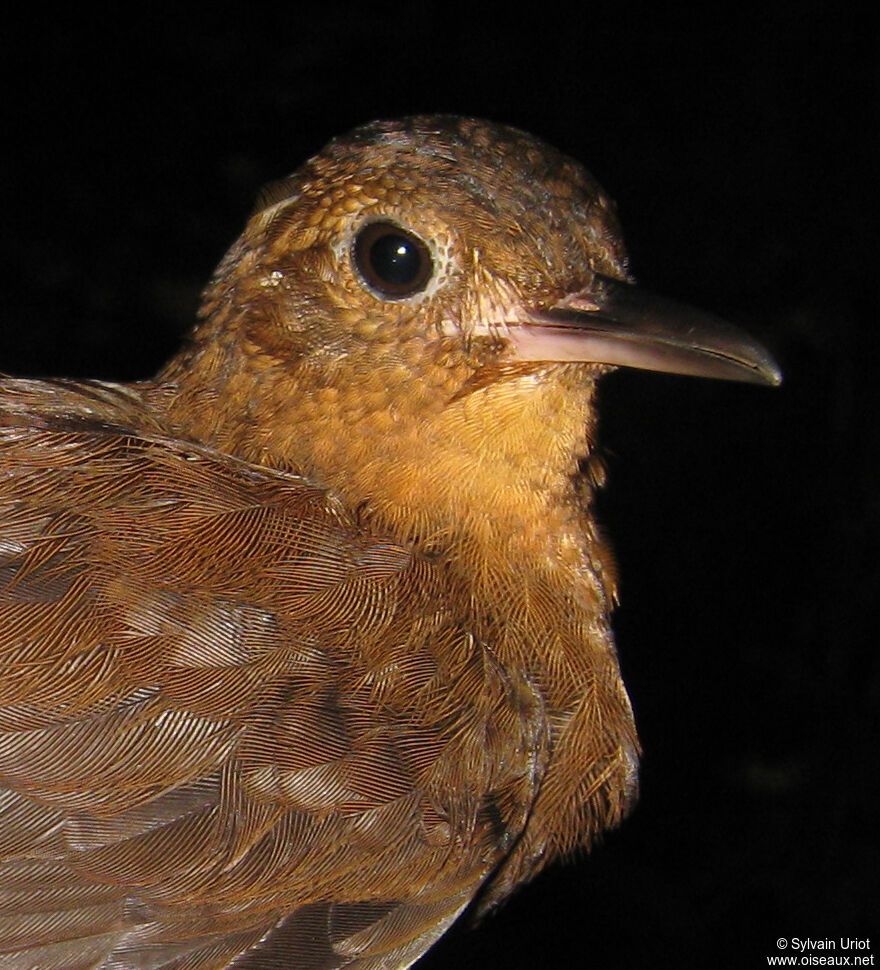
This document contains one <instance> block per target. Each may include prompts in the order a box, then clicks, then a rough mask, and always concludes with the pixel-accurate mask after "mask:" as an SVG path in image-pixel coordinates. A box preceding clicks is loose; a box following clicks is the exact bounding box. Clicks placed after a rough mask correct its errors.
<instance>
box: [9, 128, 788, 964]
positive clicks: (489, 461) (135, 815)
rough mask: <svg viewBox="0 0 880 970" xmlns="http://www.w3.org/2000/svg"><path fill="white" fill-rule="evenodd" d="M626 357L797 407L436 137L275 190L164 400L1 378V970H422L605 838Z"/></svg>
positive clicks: (588, 245)
mask: <svg viewBox="0 0 880 970" xmlns="http://www.w3.org/2000/svg"><path fill="white" fill-rule="evenodd" d="M621 366H623V367H632V368H641V369H649V370H661V371H668V372H673V373H682V374H692V375H698V376H703V377H711V378H720V379H730V380H740V381H745V382H750V383H753V384H765V385H774V384H778V383H779V381H780V372H779V369H778V367H777V365H776V363H775V362H774V360H773V359H772V357H771V356H770V355H769V353H768V352H767V351H766V350H765V349H764V348H763V347H762V346H761V345H760V344H759V343H758V342H757V341H755V340H753V339H752V338H750V337H749V336H747V335H746V334H745V333H744V332H742V331H741V330H739V329H737V328H734V327H733V326H731V325H729V324H726V323H724V322H722V321H721V320H719V319H718V318H715V317H713V316H711V315H709V314H704V313H701V312H700V311H696V310H691V309H688V308H685V307H684V306H682V305H679V304H677V303H674V302H672V301H668V300H665V299H663V298H661V297H659V296H653V295H651V294H646V293H643V292H642V291H640V290H639V289H638V288H637V287H636V285H635V283H634V281H633V278H632V275H631V273H630V271H629V267H628V259H627V255H626V251H625V248H624V244H623V241H622V235H621V230H620V227H619V224H618V220H617V216H616V213H615V208H614V205H613V203H612V202H611V201H610V200H609V198H608V197H607V196H606V195H605V194H604V192H603V191H602V189H601V188H600V187H599V186H598V184H597V183H596V182H595V180H594V179H593V178H592V177H591V176H590V175H589V174H588V173H587V172H586V170H585V169H584V168H583V167H582V166H581V165H580V164H579V163H577V162H575V161H573V160H572V159H570V158H568V157H566V156H565V155H563V154H561V153H560V152H558V151H556V150H555V149H553V148H551V147H549V146H548V145H546V144H544V143H543V142H541V141H539V140H538V139H536V138H534V137H532V136H530V135H528V134H526V133H524V132H521V131H519V130H517V129H514V128H511V127H508V126H505V125H501V124H496V123H492V122H487V121H482V120H478V119H474V118H465V117H457V116H449V115H433V116H417V117H410V118H405V119H403V120H397V121H384V122H372V123H369V124H366V125H363V126H361V127H360V128H357V129H355V130H354V131H353V132H351V133H349V134H347V135H345V136H342V137H339V138H336V139H334V140H333V141H331V142H330V143H329V145H327V146H326V147H325V148H324V149H323V150H322V151H320V152H319V153H318V154H316V155H315V156H314V157H313V158H311V159H310V160H309V161H307V162H306V163H305V164H304V165H302V166H301V167H300V168H299V169H298V170H297V171H296V172H294V174H292V175H290V176H289V177H287V178H284V179H282V180H281V181H279V182H277V183H275V184H274V185H272V186H270V187H269V188H268V189H267V190H265V192H264V194H263V196H262V197H261V199H260V201H259V203H258V205H257V208H256V210H255V212H254V213H253V215H252V216H251V218H250V220H249V221H248V222H247V224H246V227H245V229H244V232H243V234H242V235H241V236H240V238H239V239H238V240H237V241H236V242H235V243H234V244H233V246H232V248H231V249H230V250H229V252H228V253H227V254H226V256H225V257H224V258H223V260H222V261H221V263H220V265H219V267H218V268H217V271H216V273H215V274H214V276H213V278H212V279H211V281H210V282H209V284H208V286H207V288H206V290H205V293H204V299H203V303H202V306H201V310H200V313H199V319H198V321H197V323H196V325H195V327H194V329H193V331H192V333H191V335H190V336H189V338H188V339H187V341H186V343H185V345H184V346H183V348H182V349H181V350H180V352H179V353H178V354H177V355H176V356H175V357H174V358H173V359H172V360H171V361H170V362H169V363H168V364H167V365H166V366H165V367H164V368H163V369H162V370H161V371H160V373H159V374H158V375H157V376H156V377H155V378H154V379H152V380H148V381H138V382H133V383H129V384H116V383H109V382H100V381H70V380H64V379H60V378H59V379H45V380H35V379H27V378H13V377H4V378H3V379H2V380H0V615H2V622H0V666H2V672H3V673H2V678H0V966H2V967H3V968H4V970H24V968H40V970H99V968H100V970H125V968H132V970H133V968H141V970H146V968H149V970H170V968H181V970H182V968H189V970H209V968H210V970H220V968H225V967H234V968H236V970H270V968H281V967H285V968H293V970H335V968H350V970H380V968H381V970H400V968H405V967H409V966H410V965H411V964H412V963H414V962H415V961H416V960H417V959H418V958H419V957H420V956H421V955H422V954H424V953H425V951H426V950H427V949H428V948H430V947H431V946H432V944H433V943H435V942H436V941H437V940H438V939H439V937H440V936H442V934H443V933H444V932H445V931H446V930H447V929H448V927H449V926H450V925H451V924H452V922H453V921H454V920H455V919H456V918H457V917H458V916H459V915H460V914H461V913H462V912H463V911H464V910H466V909H469V908H470V909H471V910H473V911H477V912H480V913H482V912H485V911H488V910H490V909H492V908H493V907H494V906H496V905H497V904H499V903H500V902H501V901H502V900H504V899H505V898H506V897H507V896H508V895H509V894H510V893H511V892H512V891H513V890H514V889H516V888H517V887H518V886H521V885H522V884H524V883H526V882H527V881H528V880H530V879H532V878H533V877H534V876H535V875H536V874H537V873H538V872H540V871H541V870H543V869H544V868H545V867H546V866H547V865H548V864H550V863H552V862H553V861H554V860H558V859H561V858H564V857H567V856H570V855H571V854H572V853H574V852H576V851H578V850H580V849H585V848H589V846H590V845H591V844H592V843H593V842H594V841H595V840H596V838H597V837H598V836H600V835H601V833H603V832H604V831H605V830H607V829H609V828H611V827H613V826H616V825H617V824H618V823H619V822H620V821H621V820H622V819H623V818H624V817H625V815H626V814H627V812H628V811H629V809H630V807H631V806H632V804H633V802H634V800H635V798H636V795H637V785H638V783H637V766H638V759H639V741H638V737H637V732H636V728H635V724H634V719H633V713H632V709H631V705H630V702H629V699H628V696H627V692H626V689H625V687H624V684H623V682H622V679H621V674H620V669H619V664H618V659H617V652H616V647H615V643H614V639H613V634H612V628H611V614H612V611H613V608H614V605H615V603H616V599H617V592H616V587H617V579H616V566H615V563H614V559H613V556H612V554H611V552H610V550H609V546H608V544H607V542H606V540H605V538H604V537H603V534H602V530H601V527H600V525H599V523H598V522H597V519H596V513H595V509H594V497H595V494H596V491H597V489H598V488H600V487H601V485H602V484H603V481H604V472H603V466H602V462H601V452H600V450H599V447H598V444H597V410H598V408H597V399H596V389H597V384H598V382H599V380H600V378H601V377H602V376H603V375H605V374H607V373H608V372H609V371H611V370H613V369H614V368H616V367H621Z"/></svg>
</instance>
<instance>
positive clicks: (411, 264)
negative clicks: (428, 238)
mask: <svg viewBox="0 0 880 970" xmlns="http://www.w3.org/2000/svg"><path fill="white" fill-rule="evenodd" d="M351 254H352V262H353V263H354V266H355V269H356V270H357V272H358V275H359V276H360V277H361V279H362V280H363V281H364V282H365V283H366V284H367V286H368V287H369V288H370V289H371V290H373V291H374V292H376V293H377V294H379V295H380V296H382V297H384V298H386V299H389V300H405V299H407V297H410V296H415V294H417V293H421V292H422V291H423V290H424V289H425V287H426V286H427V285H428V283H429V282H430V280H431V277H432V276H433V275H434V261H433V259H432V258H431V253H430V251H429V249H428V247H427V245H426V244H425V243H424V242H423V241H422V240H421V239H419V237H418V236H417V235H416V234H415V233H413V232H410V231H409V230H408V229H404V228H402V227H401V226H398V225H397V224H396V223H393V222H384V221H383V222H368V223H367V224H366V225H365V226H363V227H362V228H361V229H360V230H359V231H358V233H357V235H356V236H355V239H354V244H353V245H352V249H351Z"/></svg>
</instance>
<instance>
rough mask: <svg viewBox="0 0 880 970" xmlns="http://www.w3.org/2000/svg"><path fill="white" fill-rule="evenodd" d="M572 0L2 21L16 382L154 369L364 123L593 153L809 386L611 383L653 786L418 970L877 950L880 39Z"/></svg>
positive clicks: (632, 210)
mask: <svg viewBox="0 0 880 970" xmlns="http://www.w3.org/2000/svg"><path fill="white" fill-rule="evenodd" d="M544 6H545V7H546V8H547V9H546V10H538V11H537V12H536V11H535V10H531V11H530V12H527V13H520V14H513V13H512V12H511V10H509V9H507V10H499V11H497V12H495V11H492V10H490V9H489V8H485V7H484V8H480V10H481V11H482V12H474V11H471V12H470V14H468V15H467V16H465V15H464V14H463V13H461V12H456V11H455V10H454V8H453V7H451V6H450V5H447V4H439V3H432V2H422V3H419V4H411V3H405V2H400V3H397V4H383V3H372V4H363V5H346V4H334V3H330V4H324V5H323V6H322V7H320V9H318V8H315V9H311V8H310V7H311V5H302V6H301V7H300V6H299V5H297V4H291V3H288V4H286V5H284V6H280V5H279V6H278V7H277V8H272V7H263V8H261V9H260V10H255V11H254V12H253V13H250V12H248V11H247V10H246V9H245V8H244V7H243V6H242V5H239V8H238V13H237V15H236V14H232V13H229V14H223V13H221V12H220V10H219V8H218V9H215V10H214V12H213V13H210V14H206V16H205V18H204V19H201V20H198V19H195V18H193V19H190V20H184V19H182V18H181V17H180V16H179V15H176V14H169V13H167V12H165V13H157V14H155V15H154V16H150V15H135V16H136V17H137V18H138V19H137V20H135V21H129V20H128V19H127V20H126V24H125V25H124V26H123V25H117V24H114V23H113V21H112V19H108V18H107V16H97V15H95V16H93V17H92V16H89V15H88V14H84V13H82V12H80V13H78V14H77V15H76V16H75V18H74V17H73V15H71V19H70V21H69V22H63V21H62V20H58V19H53V20H52V22H51V23H49V22H46V17H45V16H43V15H42V12H41V11H36V12H35V14H34V16H33V18H32V19H30V20H26V22H25V23H24V24H23V26H20V27H19V28H15V29H14V32H10V29H9V27H8V25H7V26H6V28H5V31H4V34H5V40H4V41H3V42H2V43H3V52H2V53H3V57H2V62H3V66H2V71H3V89H2V90H3V97H2V102H3V103H2V109H0V110H2V118H3V126H2V132H3V149H2V156H0V157H2V164H3V176H2V183H3V184H2V188H3V193H4V195H3V212H4V220H3V243H2V247H3V253H4V264H5V269H6V270H7V282H6V283H5V285H4V288H3V301H2V325H0V326H2V329H0V370H3V371H6V372H7V373H12V374H16V375H25V374H27V375H46V374H58V375H61V374H63V375H68V376H91V377H102V378H108V379H131V378H139V377H147V376H149V375H150V374H151V373H152V372H153V371H155V370H156V368H157V367H158V366H159V365H160V364H161V363H162V362H163V360H164V359H165V358H167V357H168V356H169V355H170V354H171V353H172V352H173V351H174V349H175V347H176V346H177V344H178V342H179V340H180V337H181V335H182V334H183V333H184V332H185V331H186V329H187V328H188V327H189V325H190V323H191V321H192V319H193V314H194V311H195V307H196V305H197V300H198V292H199V289H200V287H201V285H202V284H203V283H204V281H205V280H206V279H207V277H208V275H209V273H210V271H211V269H212V268H213V266H214V264H215V263H216V262H217V260H218V259H219V257H220V256H221V255H222V253H223V251H224V249H225V248H226V246H227V245H228V244H229V243H230V242H231V241H232V239H233V238H234V237H235V236H236V235H237V233H238V232H239V230H240V227H241V226H242V224H243V221H244V219H245V217H246V214H247V212H248V210H249V208H250V205H251V202H252V200H253V198H254V196H255V193H256V191H257V189H258V187H259V186H260V185H261V183H263V182H265V181H267V180H269V179H272V178H276V177H278V176H280V175H282V174H284V173H286V172H288V171H290V170H292V169H293V168H295V167H296V166H297V165H298V164H299V163H300V162H301V161H302V160H303V159H304V158H305V157H307V156H308V155H310V154H312V153H313V152H315V151H316V150H318V149H319V148H320V147H321V146H322V144H323V143H324V142H325V141H326V140H327V139H328V138H329V137H331V136H332V135H334V134H337V133H340V132H342V131H344V130H346V129H348V128H350V127H352V126H353V125H355V124H358V123H360V122H363V121H366V120H370V119H372V118H376V117H394V116H397V115H402V114H411V113H415V112H426V111H452V112H456V113H461V114H474V115H478V116H485V117H489V118H492V119H494V120H498V121H504V122H508V123H512V124H514V125H517V126H519V127H522V128H525V129H526V130H528V131H531V132H533V133H535V134H537V135H539V136H540V137H542V138H544V139H545V140H546V141H549V142H550V143H551V144H554V145H556V146H557V147H560V148H562V149H563V150H565V151H566V152H568V153H569V154H571V155H574V156H575V157H577V158H579V159H580V160H582V161H583V162H584V163H585V164H586V165H587V166H588V167H589V168H590V169H591V170H592V171H593V173H594V174H595V175H596V176H597V177H598V178H599V180H600V182H602V183H603V185H604V186H605V188H606V189H607V190H608V191H609V193H610V194H611V195H612V196H613V197H614V198H615V199H616V200H617V203H618V205H619V209H620V214H621V219H622V221H623V224H624V227H625V229H626V231H627V237H628V240H629V243H630V250H631V253H632V267H633V269H634V271H635V273H636V275H637V276H638V277H639V278H640V280H641V281H642V282H643V283H645V284H646V285H648V286H649V287H650V288H652V289H654V290H657V291H661V292H664V293H665V294H667V295H669V296H674V297H676V298H678V299H682V300H686V301H690V302H692V303H695V304H697V305H700V306H704V307H706V308H710V309H713V310H715V311H716V312H720V313H722V314H725V315H727V316H728V318H730V319H732V320H733V321H735V322H737V323H740V324H741V325H743V326H745V327H746V328H747V329H749V330H750V331H751V332H752V333H754V334H755V335H756V336H758V337H760V338H761V339H762V340H764V341H765V342H766V344H767V345H768V346H769V347H770V348H771V349H772V351H773V352H774V353H775V354H776V355H777V357H778V359H779V361H780V363H781V365H782V368H783V370H784V372H785V378H786V380H785V384H784V385H783V387H782V388H781V389H779V390H769V389H763V388H755V387H749V386H745V385H727V384H722V383H715V382H708V381H700V380H693V379H685V378H674V377H668V376H661V375H648V374H641V373H619V374H617V375H614V376H613V377H611V378H609V379H608V380H607V381H606V384H605V387H604V388H603V396H604V404H605V406H604V409H603V420H604V435H603V441H604V446H605V450H606V454H607V457H608V461H609V465H610V485H609V488H608V490H607V492H606V494H605V495H604V496H603V498H602V516H603V519H604V521H605V523H606V525H607V529H608V531H609V532H610V533H611V535H612V536H613V537H614V541H615V546H616V549H617V552H618V558H619V560H620V564H621V572H622V576H623V585H622V595H623V606H622V608H621V609H620V611H619V612H618V616H617V621H616V626H617V630H618V640H619V646H620V652H621V659H622V664H623V667H624V671H625V675H626V679H627V682H628V685H629V687H630V689H631V693H632V697H633V703H634V706H635V709H636V714H637V717H638V721H639V725H640V730H641V736H642V740H643V744H644V748H645V755H644V769H643V773H642V778H643V789H642V797H641V800H640V803H639V805H638V807H637V809H636V811H635V813H634V815H633V816H632V818H631V819H629V820H628V821H627V822H626V824H625V825H624V826H623V827H622V829H621V830H619V831H618V832H615V833H613V834H611V835H609V836H608V838H607V839H606V840H605V842H604V844H603V845H602V846H600V847H598V848H597V849H596V850H595V851H594V852H593V853H592V855H591V856H590V857H589V858H588V859H581V860H576V861H574V862H573V863H572V864H569V865H568V866H558V867H556V868H554V869H553V870H552V871H550V872H548V873H547V874H546V875H545V876H543V877H541V878H540V879H539V880H538V881H537V882H536V884H534V885H532V886H530V887H528V888H526V889H525V890H523V891H521V892H520V893H518V894H517V895H516V896H515V897H514V899H513V900H511V902H510V903H509V904H508V905H507V906H506V907H504V908H503V909H502V910H501V912H500V913H498V914H497V915H496V916H494V917H492V918H490V919H489V920H487V921H485V922H484V923H483V925H482V926H480V927H479V928H478V929H476V930H474V929H472V928H470V927H468V926H467V925H466V924H462V925H459V926H457V927H456V928H455V929H454V930H453V931H452V932H451V933H450V934H449V936H448V937H447V938H446V939H445V940H444V941H443V942H442V943H441V944H439V945H438V946H437V947H436V948H435V949H434V950H433V951H432V952H431V954H430V955H429V956H428V957H427V958H426V959H425V960H424V962H423V963H422V964H420V966H421V967H423V968H425V970H427V968H441V967H480V968H518V967H533V966H535V965H539V966H547V967H569V966H595V967H602V968H610V970H616V968H641V967H654V966H676V967H682V968H685V967H706V966H715V967H737V968H739V967H760V966H766V961H765V959H764V957H765V956H767V955H770V954H775V953H778V952H780V951H778V950H777V948H776V940H777V938H779V937H789V938H790V937H800V938H805V937H812V938H814V939H815V938H825V937H830V938H833V939H839V937H841V936H844V937H862V938H864V937H866V936H871V935H872V933H874V932H875V931H876V930H877V929H878V928H880V927H878V876H877V872H878V869H880V851H878V848H880V846H878V839H877V820H878V807H877V796H878V784H877V782H878V769H877V761H878V755H877V751H876V744H877V740H878V725H877V709H878V702H880V674H878V665H877V652H876V649H875V633H874V620H875V616H876V612H877V611H876V604H877V592H878V582H877V580H878V558H877V533H878V524H880V495H878V486H877V479H876V471H877V462H876V458H877V454H876V451H877V433H876V426H877V422H878V393H877V380H876V377H875V369H876V365H877V339H876V327H877V299H876V297H877V287H876V280H877V269H876V258H877V239H876V225H877V208H876V202H877V198H876V192H875V184H876V179H877V158H876V153H875V151H874V146H873V145H872V143H871V142H872V138H873V137H874V132H875V131H876V130H877V121H878V118H877V110H876V109H877V62H878V50H877V47H878V45H877V36H876V34H872V33H871V32H870V31H869V29H868V27H867V25H866V24H864V23H862V22H861V21H860V19H859V16H858V15H857V14H856V13H855V11H854V9H849V8H847V7H846V6H845V5H844V6H841V5H838V4H830V3H812V4H810V3H807V4H801V5H795V4H785V3H780V2H775V3H774V2H770V3H769V4H766V5H764V6H763V7H761V8H760V11H759V10H758V9H757V8H756V9H755V10H752V11H747V10H745V9H743V8H741V7H738V8H735V9H734V10H726V9H724V8H721V7H717V6H713V5H707V8H706V12H704V13H698V12H697V11H695V10H689V9H686V8H681V9H680V10H679V12H678V13H676V14H674V15H673V14H668V13H666V14H662V15H661V14H660V13H658V12H656V11H655V12H654V13H653V14H650V15H648V14H644V13H639V12H637V11H636V10H635V8H633V7H631V6H629V5H621V9H620V10H619V11H617V12H609V11H608V10H607V9H605V5H602V6H601V7H599V6H595V7H594V5H592V4H581V5H580V6H579V7H578V10H577V12H572V11H570V10H567V8H566V11H567V12H564V13H563V10H562V8H560V9H558V10H557V9H556V8H555V6H554V5H544ZM658 6H661V5H658ZM662 6H665V5H662ZM108 9H109V8H108ZM206 9H209V8H206ZM709 11H711V12H709ZM26 16H27V15H26ZM129 16H131V15H130V14H126V18H128V17H129ZM872 947H873V949H872V950H871V952H874V953H875V954H876V943H874V942H872ZM789 952H791V951H789ZM838 952H840V951H838Z"/></svg>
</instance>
